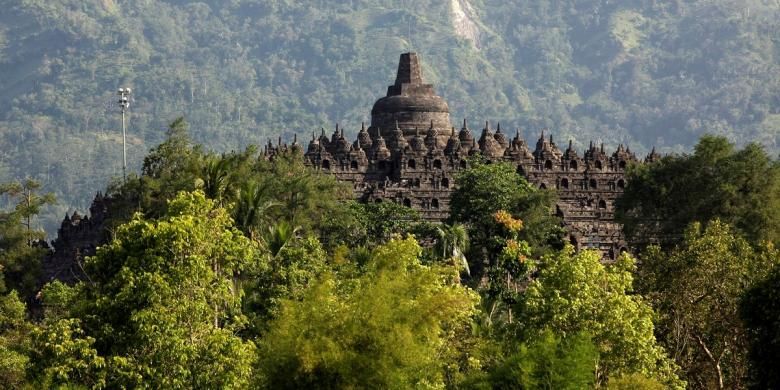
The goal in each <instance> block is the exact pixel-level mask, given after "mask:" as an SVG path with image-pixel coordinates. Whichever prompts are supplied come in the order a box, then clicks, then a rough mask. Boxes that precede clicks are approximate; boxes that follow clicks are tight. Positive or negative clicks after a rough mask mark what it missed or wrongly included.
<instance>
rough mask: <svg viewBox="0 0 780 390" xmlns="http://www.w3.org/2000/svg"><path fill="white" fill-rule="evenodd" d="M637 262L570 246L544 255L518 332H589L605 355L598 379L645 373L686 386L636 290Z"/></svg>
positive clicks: (523, 303) (521, 307) (524, 299)
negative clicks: (609, 259) (606, 259)
mask: <svg viewBox="0 0 780 390" xmlns="http://www.w3.org/2000/svg"><path fill="white" fill-rule="evenodd" d="M633 271H634V260H633V258H631V257H630V256H629V255H627V254H624V255H623V256H621V257H620V258H619V259H618V260H617V261H616V262H615V263H614V264H610V265H604V264H602V263H601V254H600V253H598V252H596V251H587V250H586V251H581V252H579V253H576V254H575V253H574V248H572V247H571V246H569V245H567V246H566V248H565V249H564V250H562V251H560V252H559V253H557V254H555V255H548V256H545V257H543V258H542V259H541V260H540V263H539V269H538V273H537V277H536V279H534V280H533V281H532V282H531V283H530V284H529V285H528V287H527V289H526V291H525V293H524V294H523V295H522V296H521V298H520V302H519V303H518V305H517V313H518V319H517V326H516V329H517V332H518V335H519V337H520V339H521V340H534V339H535V338H537V337H539V335H540V334H541V332H544V331H545V330H547V329H549V330H551V331H553V332H554V333H555V334H560V335H573V334H576V333H578V332H585V333H587V334H590V335H591V336H592V337H593V343H594V344H595V345H596V348H597V350H598V352H599V355H600V358H599V362H598V365H597V366H596V383H597V384H599V385H604V384H606V383H607V381H608V380H609V379H610V378H612V377H618V376H621V375H625V374H633V373H640V374H643V375H647V376H650V377H652V378H656V379H658V380H659V381H661V382H663V383H665V384H666V386H668V387H670V388H682V387H684V383H683V382H681V381H680V380H679V379H678V378H677V376H676V374H675V372H674V363H673V361H672V360H671V359H670V358H669V357H668V356H667V355H666V353H665V352H664V349H663V348H662V347H661V346H660V345H658V343H657V342H656V340H655V335H654V334H653V330H654V326H653V317H654V314H653V310H652V308H651V307H650V305H649V304H648V303H647V302H646V301H645V300H644V298H642V297H641V296H639V295H635V294H632V282H633V276H632V272H633Z"/></svg>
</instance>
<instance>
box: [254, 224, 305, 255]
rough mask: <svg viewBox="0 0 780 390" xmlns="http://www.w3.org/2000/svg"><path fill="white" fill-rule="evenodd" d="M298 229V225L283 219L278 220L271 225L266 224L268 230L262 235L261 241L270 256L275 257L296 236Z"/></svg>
mask: <svg viewBox="0 0 780 390" xmlns="http://www.w3.org/2000/svg"><path fill="white" fill-rule="evenodd" d="M300 230H301V228H300V226H294V225H292V224H290V223H289V222H287V221H284V220H282V221H279V222H277V223H276V224H274V225H272V226H268V230H267V231H266V234H265V235H264V237H263V243H264V244H265V247H266V249H268V251H269V252H270V253H271V256H272V257H276V255H278V254H279V252H280V251H281V250H282V248H284V247H285V246H286V245H287V244H288V243H290V242H291V241H293V240H294V239H296V238H297V237H298V232H299V231H300Z"/></svg>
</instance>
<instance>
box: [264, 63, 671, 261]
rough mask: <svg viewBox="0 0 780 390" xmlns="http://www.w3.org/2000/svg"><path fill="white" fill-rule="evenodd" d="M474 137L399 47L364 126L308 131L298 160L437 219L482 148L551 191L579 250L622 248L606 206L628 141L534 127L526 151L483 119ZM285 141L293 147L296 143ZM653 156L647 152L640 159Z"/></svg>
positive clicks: (627, 154) (364, 193) (620, 183)
mask: <svg viewBox="0 0 780 390" xmlns="http://www.w3.org/2000/svg"><path fill="white" fill-rule="evenodd" d="M476 134H477V136H476V137H475V133H474V132H472V131H471V129H470V128H469V127H468V123H467V122H466V121H465V120H464V121H463V123H462V125H461V126H460V129H456V128H455V127H454V126H453V125H452V123H451V121H450V114H449V106H448V105H447V102H446V101H445V100H444V99H443V98H442V97H441V96H438V95H436V93H435V91H434V88H433V85H431V84H425V82H424V79H423V74H422V69H421V67H420V61H419V58H418V56H417V54H416V53H404V54H401V58H400V61H399V64H398V72H397V76H396V79H395V83H394V84H393V85H391V86H389V87H388V88H387V95H386V96H384V97H382V98H380V99H379V100H377V101H376V103H375V104H374V107H373V108H372V110H371V123H370V126H369V127H368V128H367V127H366V126H365V124H363V125H362V126H361V128H360V130H359V131H358V134H357V139H356V140H354V141H353V142H350V141H349V140H347V139H345V138H344V131H343V129H339V128H338V126H337V128H336V130H335V132H334V133H333V134H332V135H331V136H330V138H329V137H328V136H327V134H326V132H325V130H322V131H321V134H320V135H319V137H317V136H316V135H313V136H312V139H311V141H310V142H309V144H308V147H307V148H306V150H305V152H304V158H305V161H306V163H307V164H309V165H311V166H313V167H315V168H317V169H320V170H322V171H323V172H328V173H330V174H333V175H335V176H336V177H337V178H338V179H339V180H342V181H345V182H349V183H351V184H352V187H353V189H354V194H355V198H356V199H359V200H361V201H363V202H396V203H398V204H402V205H404V206H407V207H412V208H414V209H416V210H418V211H419V212H420V214H421V215H422V217H423V218H425V219H426V220H429V221H442V220H444V219H446V218H447V216H448V215H449V198H450V193H451V192H452V191H453V189H454V186H455V185H456V183H455V180H454V178H455V176H456V175H457V173H458V171H459V170H461V169H465V168H467V167H468V157H469V156H471V155H475V154H481V155H482V156H484V157H485V158H487V159H488V160H491V161H505V162H508V163H510V164H513V165H515V166H516V167H517V168H516V169H517V172H518V173H520V174H522V175H523V176H524V177H525V178H526V179H527V180H528V181H529V182H530V183H532V184H533V185H535V186H537V187H539V188H544V189H554V190H557V192H558V203H557V205H556V213H557V214H558V215H559V216H560V217H561V218H562V219H563V222H564V225H565V227H566V229H567V231H568V232H569V235H570V241H571V243H572V244H573V245H574V246H575V247H577V248H578V249H581V248H592V249H598V250H601V251H602V252H603V253H604V254H605V255H606V256H608V257H611V258H615V257H616V256H617V255H618V254H619V253H620V252H621V251H625V250H626V247H627V245H626V244H625V242H624V240H623V237H622V233H621V227H620V226H619V225H618V224H617V223H616V222H615V221H614V210H615V200H616V199H617V198H618V197H619V196H620V194H621V193H622V192H623V189H624V188H625V177H624V172H625V169H626V166H627V164H628V163H629V162H634V161H637V158H636V156H635V154H634V153H632V152H631V150H630V149H629V148H627V147H624V146H623V145H620V146H619V147H618V148H617V150H615V151H614V152H613V153H611V154H609V153H607V152H606V151H605V149H604V145H603V144H602V145H598V146H597V145H594V144H593V143H591V144H590V147H589V148H588V149H587V150H585V151H584V153H582V154H579V153H578V152H577V151H576V150H574V148H573V147H572V143H571V141H569V143H568V147H566V149H565V150H561V148H560V147H559V146H558V145H557V144H556V143H555V141H554V139H553V135H552V134H550V133H549V132H546V130H542V131H541V132H540V136H539V139H538V140H537V141H536V145H535V147H534V148H533V150H531V148H530V147H529V144H528V143H527V142H526V141H525V140H524V139H522V138H521V137H520V131H519V130H517V131H516V132H515V134H514V136H512V134H507V133H506V132H505V131H504V130H503V129H502V128H501V125H500V124H496V125H495V127H493V126H491V124H490V123H489V122H485V125H484V127H483V128H482V129H481V131H479V132H476ZM280 147H281V146H280ZM293 147H298V148H300V146H298V145H297V142H295V143H294V145H293ZM284 148H286V146H284ZM267 153H268V154H269V155H272V154H273V153H275V150H273V147H272V148H271V149H269V150H267ZM654 159H657V154H656V153H655V152H653V153H651V154H650V155H649V156H648V157H647V158H646V160H651V161H652V160H654Z"/></svg>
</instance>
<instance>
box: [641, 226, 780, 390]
mask: <svg viewBox="0 0 780 390" xmlns="http://www.w3.org/2000/svg"><path fill="white" fill-rule="evenodd" d="M641 259H642V266H641V267H640V268H639V273H638V276H637V279H636V281H637V288H638V290H639V291H640V292H641V293H643V294H644V295H645V296H646V297H648V298H649V299H650V300H651V302H652V303H653V305H654V306H655V307H656V309H657V310H658V312H659V315H660V316H659V321H658V334H659V336H660V337H659V338H660V340H661V341H662V343H663V345H664V346H665V347H666V348H667V350H668V351H669V352H670V353H671V354H672V356H673V357H674V359H675V360H676V361H677V363H678V364H679V365H680V366H681V367H682V368H683V370H684V371H685V373H686V379H687V380H688V382H689V384H690V385H691V386H692V387H694V388H701V389H706V388H743V387H744V386H745V384H746V382H745V378H746V376H747V341H748V340H747V338H746V331H745V326H744V324H743V322H742V321H741V320H740V316H739V313H740V312H739V302H740V298H741V297H742V295H743V294H744V292H745V289H746V288H749V287H750V286H751V285H752V284H754V283H756V282H758V281H760V280H762V279H763V278H764V277H765V275H766V274H767V272H768V270H770V269H771V268H772V266H773V264H775V263H777V261H778V260H780V258H778V254H777V252H776V251H775V250H774V249H770V248H767V249H765V250H764V251H759V252H756V251H755V250H754V249H753V248H752V247H751V246H750V245H749V244H748V242H747V241H746V240H745V239H743V238H741V237H740V236H739V234H737V233H736V232H735V231H734V229H733V228H731V227H730V226H728V225H726V224H725V223H723V222H721V221H718V220H715V221H713V222H710V223H709V224H707V225H706V226H704V225H702V224H699V223H694V224H692V225H691V226H690V227H689V228H688V230H687V231H686V233H685V235H684V239H683V241H682V242H681V243H680V245H679V246H678V247H676V248H675V249H674V250H672V251H671V252H669V253H666V252H664V251H662V250H661V249H660V248H659V247H657V246H653V247H649V248H648V249H647V250H646V251H645V252H644V253H643V254H642V258H641Z"/></svg>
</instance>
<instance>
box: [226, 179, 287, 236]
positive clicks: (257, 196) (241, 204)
mask: <svg viewBox="0 0 780 390" xmlns="http://www.w3.org/2000/svg"><path fill="white" fill-rule="evenodd" d="M277 206H279V203H278V202H276V201H273V200H269V199H267V197H266V196H265V191H264V190H263V188H262V187H261V186H260V185H258V184H257V182H255V181H252V180H250V181H247V182H245V183H244V185H243V186H241V188H240V189H239V190H238V193H237V195H236V205H235V207H234V208H233V219H234V220H235V221H236V226H237V227H238V228H239V229H240V230H241V231H242V232H244V234H246V235H247V236H248V237H249V238H251V239H254V238H255V231H256V228H257V227H258V226H259V225H260V224H262V223H263V222H265V221H266V220H267V219H268V218H269V215H268V214H269V210H271V209H272V208H274V207H277Z"/></svg>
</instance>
